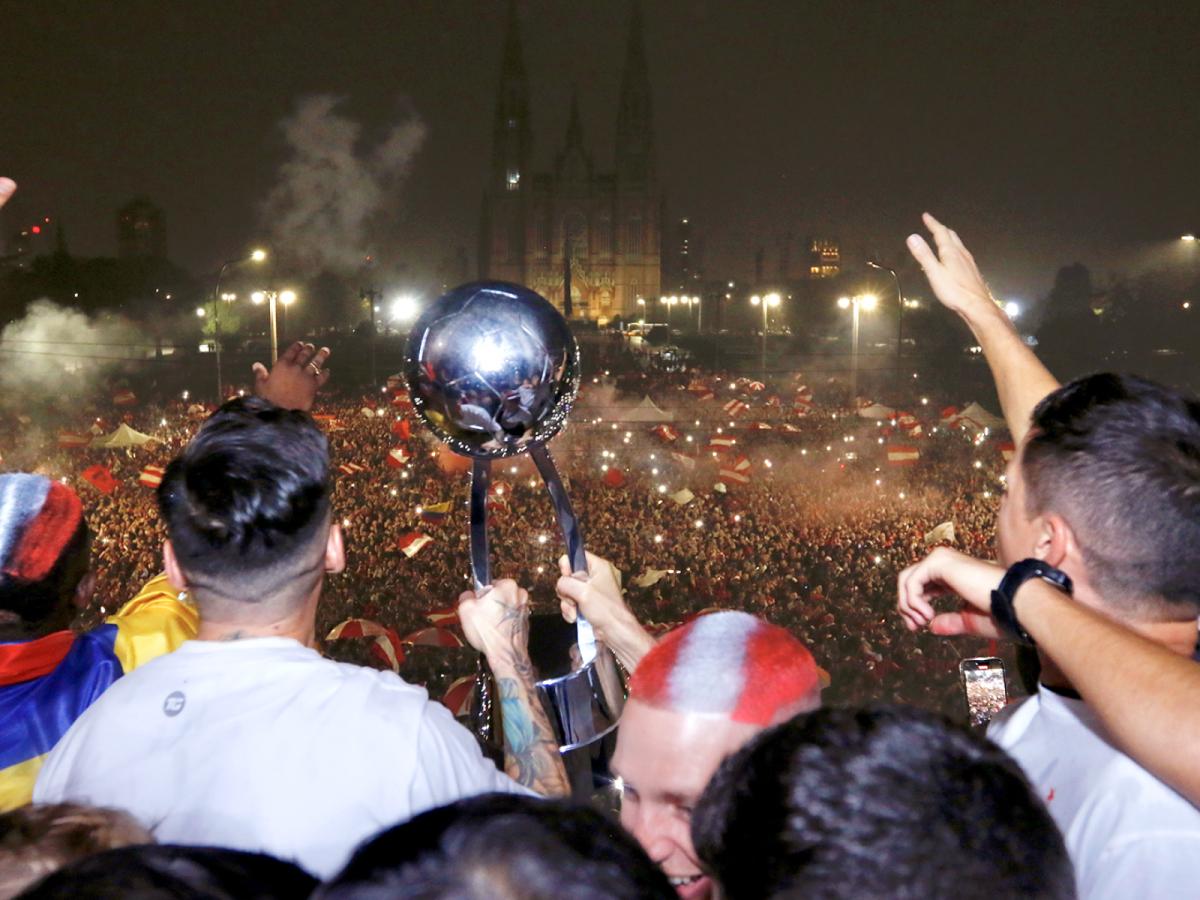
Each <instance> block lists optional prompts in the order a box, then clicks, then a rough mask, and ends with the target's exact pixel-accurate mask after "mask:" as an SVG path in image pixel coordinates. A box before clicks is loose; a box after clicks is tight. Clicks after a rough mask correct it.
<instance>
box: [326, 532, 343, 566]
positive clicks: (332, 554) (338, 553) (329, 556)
mask: <svg viewBox="0 0 1200 900" xmlns="http://www.w3.org/2000/svg"><path fill="white" fill-rule="evenodd" d="M345 568H346V544H345V542H344V541H343V540H342V526H341V525H339V524H337V523H336V522H334V523H333V524H332V525H330V526H329V537H328V538H326V539H325V571H326V572H327V573H328V574H330V575H337V574H338V573H340V572H342V571H343V570H344V569H345Z"/></svg>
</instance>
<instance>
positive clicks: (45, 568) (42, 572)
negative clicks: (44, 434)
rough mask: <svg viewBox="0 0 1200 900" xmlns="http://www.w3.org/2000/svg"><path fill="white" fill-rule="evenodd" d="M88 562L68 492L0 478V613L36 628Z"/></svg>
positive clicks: (85, 537)
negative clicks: (18, 617) (3, 612)
mask: <svg viewBox="0 0 1200 900" xmlns="http://www.w3.org/2000/svg"><path fill="white" fill-rule="evenodd" d="M90 561H91V536H90V533H89V532H88V527H87V523H86V522H85V521H84V518H83V504H81V503H80V501H79V496H78V495H77V494H76V493H75V492H74V491H73V490H71V489H70V488H69V487H67V486H66V485H65V484H63V483H61V482H58V481H52V480H51V479H49V478H46V477H44V476H42V475H28V474H25V473H20V472H15V473H9V474H6V475H0V609H3V610H6V611H8V612H13V613H16V614H17V615H18V616H20V617H21V620H22V621H23V622H24V623H25V624H26V625H27V626H30V627H33V628H36V627H37V626H38V625H39V624H40V623H42V622H44V621H46V620H49V619H52V618H54V616H55V614H56V613H59V612H61V611H62V610H63V609H64V608H65V607H66V606H67V605H68V604H69V603H70V601H71V600H72V598H73V595H74V594H75V590H76V588H78V587H79V582H80V581H82V580H83V577H84V576H85V575H86V574H87V572H88V569H89V567H90Z"/></svg>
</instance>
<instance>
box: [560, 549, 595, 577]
mask: <svg viewBox="0 0 1200 900" xmlns="http://www.w3.org/2000/svg"><path fill="white" fill-rule="evenodd" d="M588 555H589V556H590V555H591V554H588ZM558 571H559V572H561V573H562V574H563V575H564V576H566V575H570V574H571V561H570V560H569V559H567V554H565V553H564V554H563V555H562V556H560V557H559V558H558Z"/></svg>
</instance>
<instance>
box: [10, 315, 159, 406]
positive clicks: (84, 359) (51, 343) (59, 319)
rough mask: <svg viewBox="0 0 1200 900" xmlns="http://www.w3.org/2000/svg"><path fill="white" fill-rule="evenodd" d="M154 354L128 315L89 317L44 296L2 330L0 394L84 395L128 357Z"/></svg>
mask: <svg viewBox="0 0 1200 900" xmlns="http://www.w3.org/2000/svg"><path fill="white" fill-rule="evenodd" d="M153 353H154V347H153V342H151V341H148V340H147V339H146V337H145V336H144V335H143V334H141V332H139V331H138V329H137V328H135V327H134V326H133V325H132V324H130V323H129V322H128V321H126V320H125V319H121V318H116V317H107V316H106V317H102V318H95V319H93V318H89V317H88V316H86V315H85V314H83V313H82V312H80V311H79V310H76V309H69V308H67V307H62V306H58V305H56V304H55V303H53V302H52V301H50V300H47V299H44V298H43V299H41V300H36V301H34V302H33V303H31V304H30V305H29V309H28V312H27V313H26V315H25V317H24V318H22V319H18V320H17V321H15V322H13V323H11V324H10V325H8V326H7V327H6V328H5V329H4V331H3V332H2V333H0V396H3V397H8V398H13V397H20V398H21V402H22V403H29V402H31V401H37V400H39V399H49V398H53V397H57V396H61V395H69V396H72V397H77V398H78V397H83V396H85V395H87V394H88V393H90V392H92V391H95V390H99V389H100V388H101V386H102V384H103V382H104V379H105V377H106V376H107V375H109V374H111V373H113V372H114V371H115V370H116V369H118V368H120V367H121V366H122V364H123V363H125V362H126V361H129V360H137V359H145V358H147V357H148V356H151V355H153Z"/></svg>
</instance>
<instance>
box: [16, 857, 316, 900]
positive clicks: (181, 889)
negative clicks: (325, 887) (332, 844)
mask: <svg viewBox="0 0 1200 900" xmlns="http://www.w3.org/2000/svg"><path fill="white" fill-rule="evenodd" d="M316 885H317V880H316V879H315V878H313V877H312V876H311V875H309V874H308V873H307V872H305V871H304V870H303V869H301V868H299V867H298V866H296V865H293V864H292V863H289V862H284V861H283V860H280V859H276V858H275V857H273V856H266V855H265V854H262V853H246V852H244V851H242V850H226V849H224V848H220V847H178V846H172V845H157V844H147V845H142V846H136V847H122V848H120V849H118V850H109V851H107V852H105V853H99V854H97V855H95V856H89V857H87V858H86V859H82V860H79V861H78V862H75V863H72V864H71V865H69V866H65V867H64V868H62V869H59V870H58V871H57V872H55V873H54V874H53V875H50V876H48V877H47V878H45V879H44V880H43V881H41V882H39V883H38V884H36V885H34V886H33V887H32V888H30V889H29V890H28V891H27V892H26V893H24V894H22V895H21V896H22V897H23V898H24V897H28V898H36V900H118V898H119V900H180V898H189V900H190V898H196V900H303V898H306V897H308V896H309V895H311V894H312V890H313V888H314V887H316Z"/></svg>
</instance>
